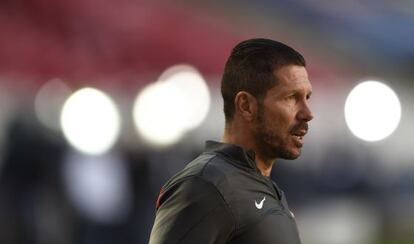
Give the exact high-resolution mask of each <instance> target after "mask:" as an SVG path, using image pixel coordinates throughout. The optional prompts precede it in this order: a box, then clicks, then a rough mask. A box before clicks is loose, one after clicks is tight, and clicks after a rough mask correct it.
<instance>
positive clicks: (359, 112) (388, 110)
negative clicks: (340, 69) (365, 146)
mask: <svg viewBox="0 0 414 244" xmlns="http://www.w3.org/2000/svg"><path fill="white" fill-rule="evenodd" d="M400 118H401V105H400V101H399V99H398V97H397V95H396V94H395V92H394V91H393V90H392V89H391V88H390V87H388V86H387V85H385V84H383V83H381V82H378V81H372V80H371V81H365V82H362V83H360V84H358V85H357V86H356V87H354V88H353V90H352V91H351V92H350V94H349V95H348V97H347V99H346V102H345V120H346V123H347V125H348V128H349V129H350V130H351V132H352V133H353V134H354V135H355V136H356V137H358V138H360V139H362V140H365V141H378V140H382V139H385V138H386V137H388V136H389V135H391V134H392V132H393V131H394V130H395V129H396V128H397V126H398V124H399V122H400Z"/></svg>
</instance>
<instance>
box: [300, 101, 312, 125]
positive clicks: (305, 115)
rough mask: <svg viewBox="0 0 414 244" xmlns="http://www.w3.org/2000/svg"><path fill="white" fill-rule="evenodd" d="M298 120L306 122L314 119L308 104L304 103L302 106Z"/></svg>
mask: <svg viewBox="0 0 414 244" xmlns="http://www.w3.org/2000/svg"><path fill="white" fill-rule="evenodd" d="M298 119H299V120H302V121H306V122H308V121H311V120H312V119H313V113H312V111H311V109H310V107H309V104H308V103H307V102H303V105H302V106H301V109H300V111H299V113H298Z"/></svg>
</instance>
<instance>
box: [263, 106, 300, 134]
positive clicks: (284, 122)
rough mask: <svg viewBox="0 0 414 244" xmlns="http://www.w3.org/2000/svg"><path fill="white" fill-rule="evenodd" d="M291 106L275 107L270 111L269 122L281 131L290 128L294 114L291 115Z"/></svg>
mask: <svg viewBox="0 0 414 244" xmlns="http://www.w3.org/2000/svg"><path fill="white" fill-rule="evenodd" d="M291 114H292V113H291V111H290V108H288V107H287V108H283V109H277V110H276V109H275V110H273V111H269V113H268V116H266V118H267V120H268V121H267V122H268V124H271V125H272V127H273V128H277V129H278V130H280V131H286V129H290V127H291V124H292V121H293V116H291Z"/></svg>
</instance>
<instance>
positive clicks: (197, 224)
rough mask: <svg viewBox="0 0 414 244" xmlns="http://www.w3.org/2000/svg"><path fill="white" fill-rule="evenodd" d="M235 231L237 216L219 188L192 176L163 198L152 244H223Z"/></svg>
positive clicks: (165, 193)
mask: <svg viewBox="0 0 414 244" xmlns="http://www.w3.org/2000/svg"><path fill="white" fill-rule="evenodd" d="M234 229H235V221H234V217H233V215H232V213H231V212H230V209H229V208H228V206H227V204H226V203H225V202H224V199H223V198H222V196H221V194H220V193H219V192H218V190H217V189H216V187H215V186H214V185H213V184H211V183H209V182H206V181H204V180H203V179H200V178H198V177H191V178H188V179H186V180H184V181H183V182H181V183H177V184H175V185H174V186H172V187H168V189H166V190H165V192H163V193H162V195H161V196H160V198H159V208H158V210H157V213H156V217H155V222H154V226H153V228H152V231H151V236H150V241H149V243H150V244H175V243H180V244H187V243H188V244H207V243H208V244H221V243H226V242H227V240H228V239H229V237H230V236H231V233H232V231H233V230H234Z"/></svg>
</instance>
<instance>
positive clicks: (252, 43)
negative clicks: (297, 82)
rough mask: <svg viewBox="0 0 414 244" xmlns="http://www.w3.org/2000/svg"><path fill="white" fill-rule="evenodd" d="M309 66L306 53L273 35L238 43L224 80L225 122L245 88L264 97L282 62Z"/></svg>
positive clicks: (232, 112)
mask: <svg viewBox="0 0 414 244" xmlns="http://www.w3.org/2000/svg"><path fill="white" fill-rule="evenodd" d="M286 65H299V66H306V62H305V59H304V58H303V56H302V55H301V54H300V53H299V52H297V51H296V50H294V49H293V48H291V47H289V46H287V45H285V44H283V43H281V42H278V41H274V40H270V39H264V38H255V39H249V40H246V41H243V42H240V43H239V44H237V45H236V46H235V47H234V48H233V50H232V52H231V54H230V57H229V58H228V60H227V62H226V65H225V68H224V73H223V77H222V80H221V95H222V96H223V100H224V116H225V119H226V123H227V122H230V121H231V119H232V118H233V115H234V110H235V107H234V98H235V96H236V94H237V93H238V92H240V91H246V92H248V93H250V94H252V95H253V96H255V97H256V98H257V99H258V100H259V101H261V100H262V99H263V98H264V97H265V96H266V92H267V91H268V90H269V89H271V88H272V87H273V86H275V85H276V84H277V78H276V77H275V75H274V74H273V72H274V71H275V70H277V69H279V68H281V67H282V66H286Z"/></svg>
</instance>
